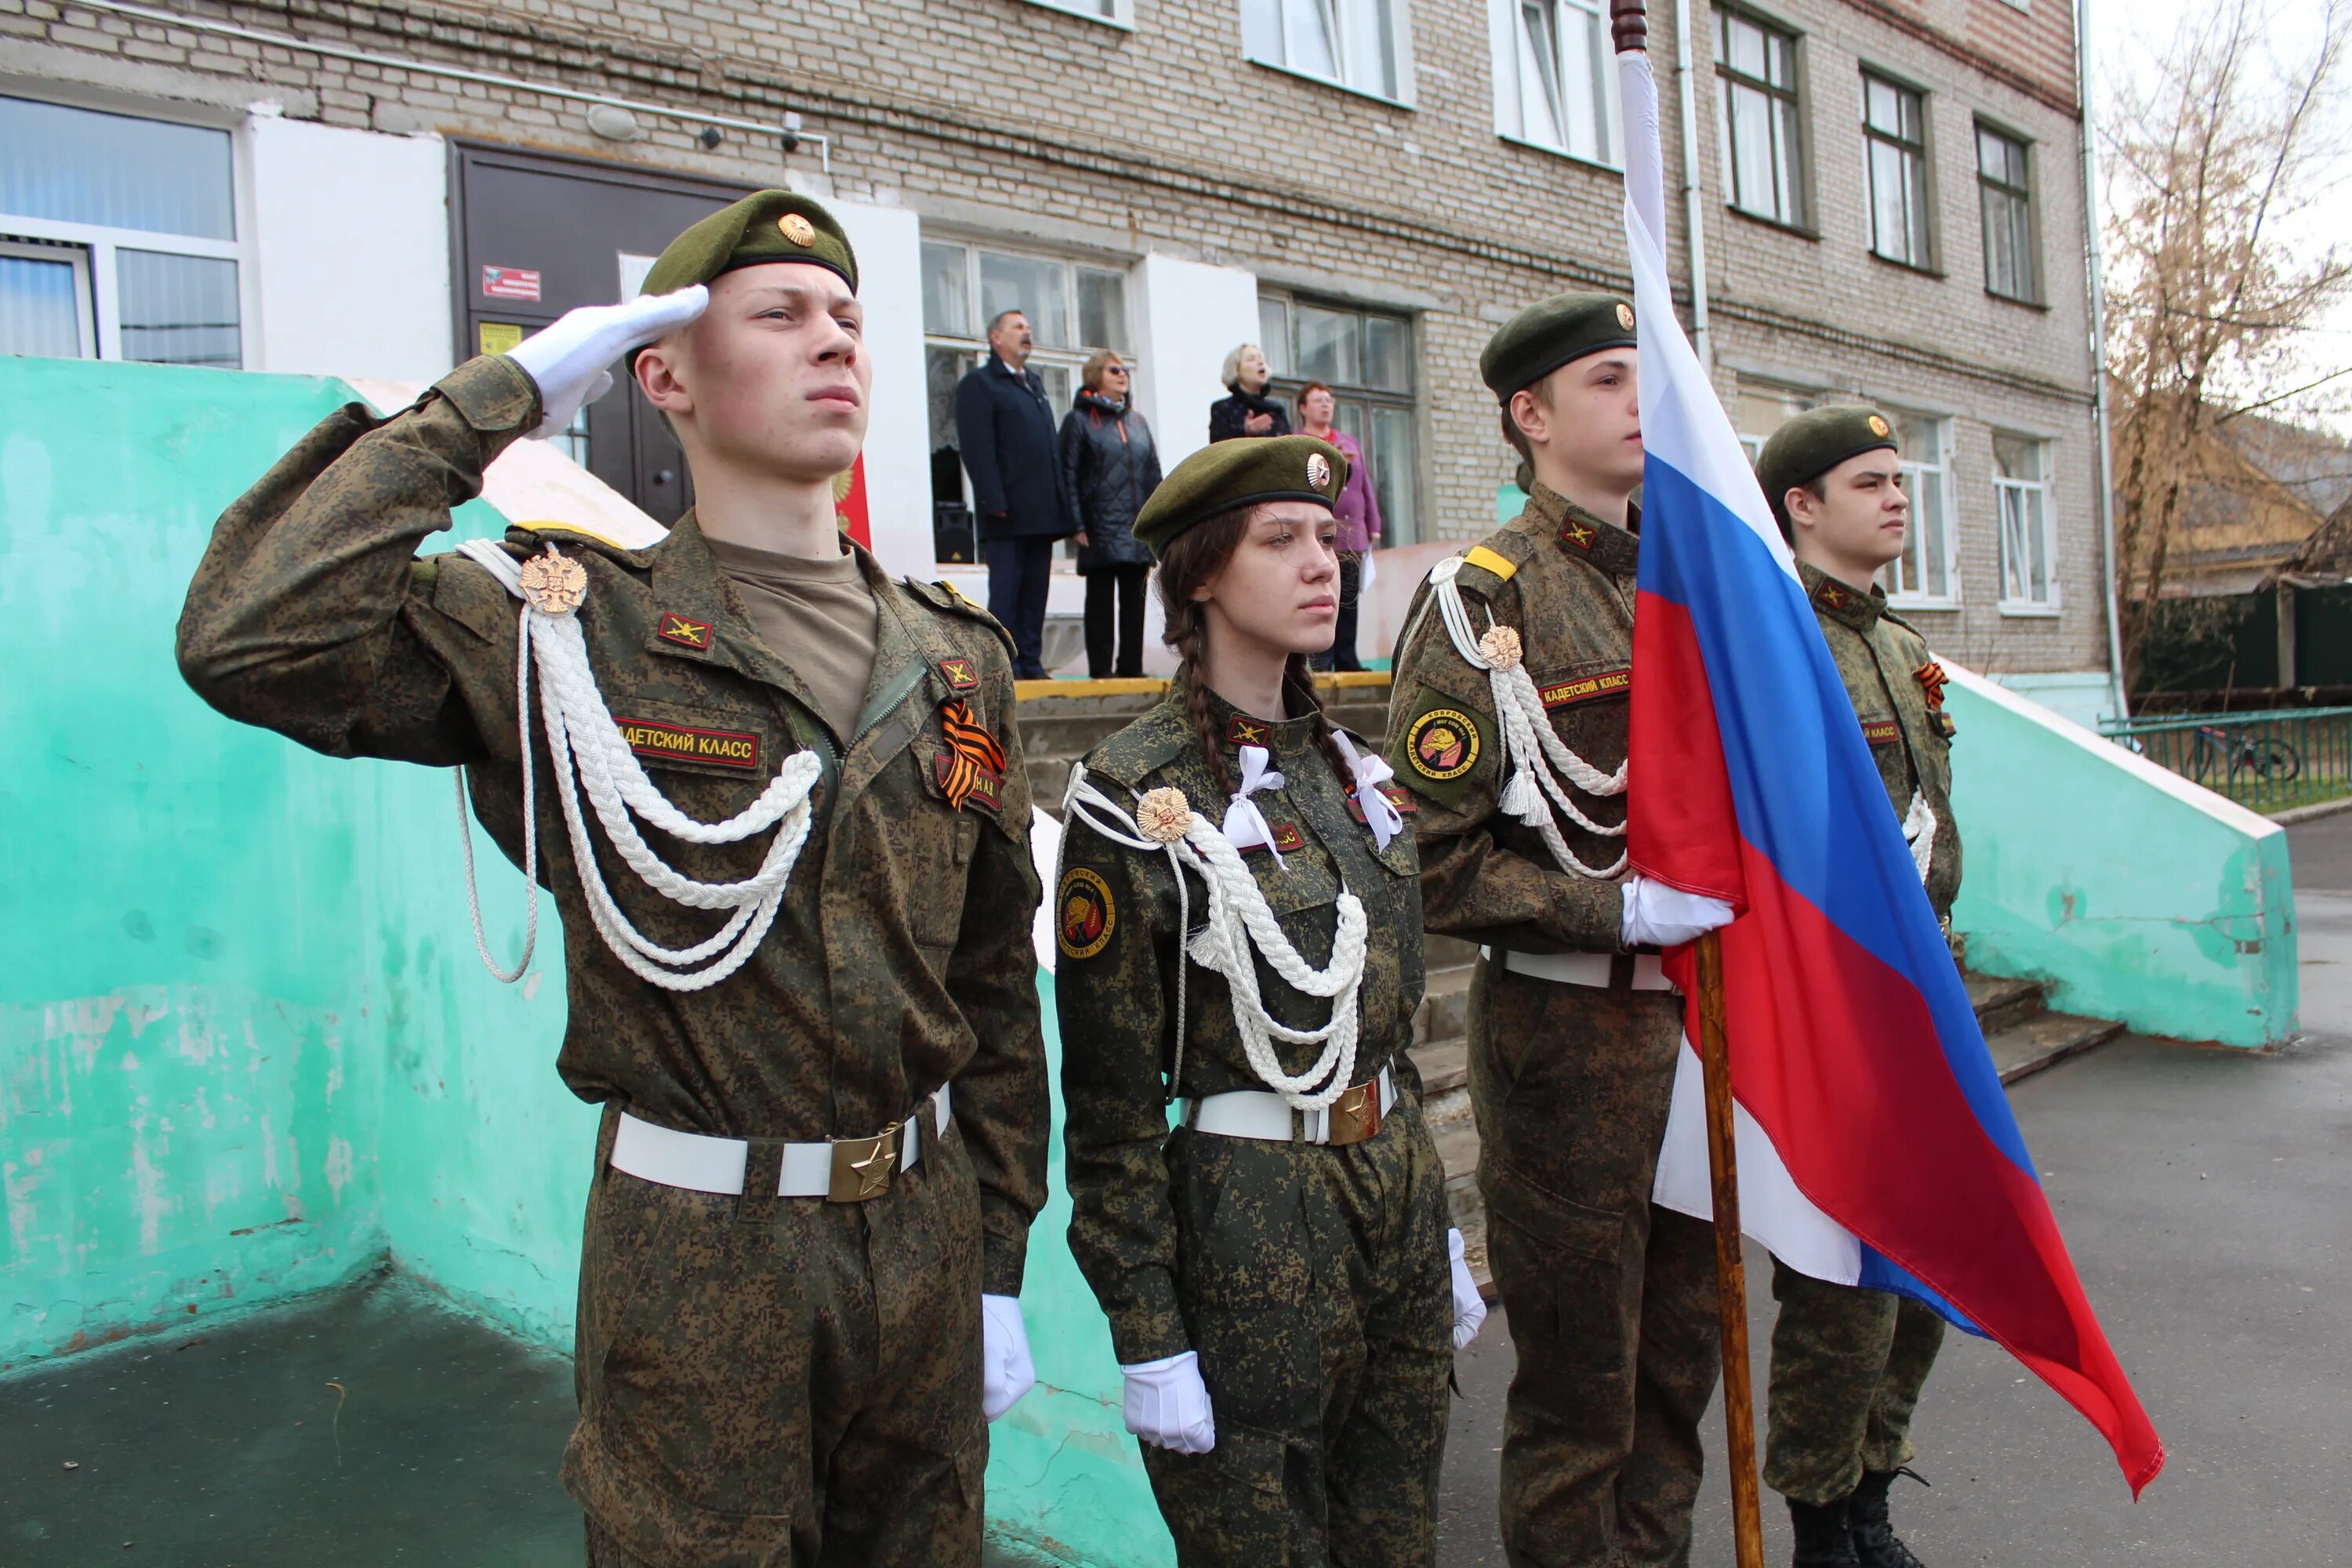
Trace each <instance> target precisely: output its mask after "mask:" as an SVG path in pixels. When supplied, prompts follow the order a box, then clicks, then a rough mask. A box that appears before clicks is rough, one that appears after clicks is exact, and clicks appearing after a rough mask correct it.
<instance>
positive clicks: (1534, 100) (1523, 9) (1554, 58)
mask: <svg viewBox="0 0 2352 1568" xmlns="http://www.w3.org/2000/svg"><path fill="white" fill-rule="evenodd" d="M1553 21H1554V16H1553V13H1552V5H1551V0H1523V3H1522V4H1521V5H1520V6H1519V134H1520V135H1522V136H1525V137H1526V138H1527V139H1528V141H1530V142H1542V143H1543V144H1544V145H1545V146H1547V147H1565V146H1567V145H1568V130H1567V120H1566V116H1565V114H1564V113H1563V111H1562V110H1561V107H1560V101H1559V42H1558V40H1557V39H1556V38H1554V37H1553V36H1552V24H1553Z"/></svg>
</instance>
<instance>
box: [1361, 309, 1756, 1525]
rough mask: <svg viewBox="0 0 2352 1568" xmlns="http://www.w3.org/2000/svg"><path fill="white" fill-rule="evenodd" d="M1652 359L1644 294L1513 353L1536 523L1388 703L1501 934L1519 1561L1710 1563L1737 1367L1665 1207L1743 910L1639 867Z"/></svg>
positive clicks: (1437, 917) (1428, 590)
mask: <svg viewBox="0 0 2352 1568" xmlns="http://www.w3.org/2000/svg"><path fill="white" fill-rule="evenodd" d="M1637 369H1638V366H1637V363H1636V355H1635V351H1634V335H1633V307H1632V306H1630V305H1628V304H1626V303H1625V302H1624V301H1623V300H1617V299H1613V298H1612V297H1610V296H1609V295H1605V294H1561V295H1557V296H1554V297H1553V298H1551V299H1549V300H1543V301H1542V302H1540V303H1538V304H1536V305H1533V306H1530V307H1529V308H1528V309H1527V310H1523V311H1521V312H1520V313H1519V315H1518V316H1517V317H1516V318H1514V319H1513V320H1512V321H1510V322H1509V323H1508V324H1507V325H1506V326H1505V327H1504V328H1503V329H1502V330H1501V331H1498V332H1496V334H1495V337H1494V340H1493V341H1492V342H1489V343H1488V344H1487V345H1486V353H1485V354H1484V355H1483V356H1482V357H1481V358H1480V361H1479V371H1480V374H1482V375H1483V376H1484V377H1485V378H1486V384H1487V385H1488V386H1489V387H1491V388H1492V389H1493V390H1494V392H1495V395H1496V397H1497V398H1499V399H1500V400H1501V402H1502V405H1503V407H1502V421H1503V434H1504V437H1505V438H1506V439H1507V440H1508V441H1509V442H1510V443H1511V445H1512V446H1513V447H1517V450H1518V452H1519V454H1520V456H1521V457H1522V458H1525V459H1526V462H1527V468H1530V469H1532V486H1531V489H1530V491H1529V494H1528V508H1527V510H1525V511H1524V512H1522V513H1521V514H1520V515H1519V516H1518V517H1517V519H1516V520H1514V521H1511V522H1509V523H1507V524H1506V525H1505V526H1504V527H1502V528H1501V529H1499V530H1497V531H1495V532H1494V533H1491V534H1489V535H1488V536H1487V537H1486V539H1485V541H1483V542H1480V543H1478V544H1476V545H1474V546H1472V547H1471V548H1470V549H1469V550H1468V551H1466V552H1464V553H1463V554H1460V555H1456V556H1451V557H1449V558H1447V559H1446V560H1444V561H1441V562H1439V563H1437V565H1436V566H1435V567H1434V568H1433V569H1432V571H1431V573H1430V578H1429V582H1428V584H1425V585H1424V586H1423V589H1422V591H1421V594H1420V596H1419V597H1418V598H1417V599H1416V601H1415V603H1414V605H1413V608H1412V611H1411V612H1410V614H1409V616H1408V618H1407V621H1406V625H1405V631H1404V635H1403V637H1402V639H1400V642H1399V645H1398V654H1397V661H1396V681H1395V687H1394V691H1393V695H1392V696H1391V707H1390V710H1389V750H1388V754H1389V758H1390V760H1391V762H1392V763H1394V764H1395V767H1396V771H1397V775H1398V777H1399V778H1400V779H1401V780H1402V782H1404V783H1405V784H1409V785H1411V786H1412V789H1413V791H1414V793H1416V794H1417V795H1420V796H1422V797H1423V801H1424V802H1425V805H1424V806H1423V810H1422V812H1421V814H1420V817H1419V821H1418V823H1417V825H1416V829H1415V831H1416V834H1417V836H1418V837H1419V838H1420V841H1421V858H1422V882H1421V885H1422V900H1423V908H1424V910H1425V912H1426V915H1427V919H1428V922H1429V929H1430V930H1432V931H1444V932H1448V933H1450V934H1453V935H1455V936H1462V937H1467V938H1470V939H1471V940H1473V941H1476V942H1483V943H1485V944H1486V947H1485V948H1484V950H1483V952H1482V953H1481V956H1480V959H1479V963H1478V966H1477V969H1476V971H1475V973H1474V975H1473V977H1472V981H1471V989H1470V1018H1469V1032H1470V1094H1471V1103H1472V1107H1473V1109H1474V1110H1475V1112H1476V1114H1477V1118H1478V1135H1479V1140H1480V1152H1479V1161H1478V1184H1479V1188H1480V1191H1481V1192H1482V1193H1483V1194H1485V1197H1486V1212H1487V1215H1488V1216H1489V1220H1490V1223H1489V1225H1488V1226H1487V1232H1486V1236H1487V1249H1488V1257H1489V1258H1491V1260H1492V1262H1493V1265H1494V1270H1495V1284H1496V1288H1497V1289H1499V1291H1500V1292H1501V1295H1502V1300H1503V1303H1504V1306H1505V1309H1506V1310H1507V1311H1508V1313H1509V1315H1510V1320H1511V1337H1512V1342H1513V1343H1514V1345H1515V1346H1516V1347H1517V1352H1518V1369H1517V1374H1516V1375H1515V1376H1514V1377H1513V1378H1512V1380H1511V1388H1510V1393H1509V1395H1508V1402H1507V1409H1506V1413H1505V1417H1504V1426H1503V1461H1502V1500H1501V1508H1502V1531H1503V1546H1504V1551H1505V1553H1506V1555H1507V1559H1508V1561H1509V1562H1510V1563H1512V1564H1514V1568H1533V1565H1537V1564H1542V1565H1545V1568H1559V1565H1568V1564H1573V1565H1576V1568H1620V1565H1621V1564H1646V1563H1685V1562H1687V1561H1688V1560H1689V1554H1690V1534H1691V1507H1692V1503H1693V1502H1694V1500H1696V1497H1697V1493H1698V1483H1699V1466H1700V1449H1699V1434H1698V1422H1699V1417H1700V1416H1701V1415H1703V1414H1704V1413H1705V1412H1706V1404H1707V1399H1708V1396H1709V1394H1711V1393H1712V1391H1713V1390H1714V1387H1715V1380H1716V1377H1717V1373H1718V1371H1719V1366H1718V1363H1717V1327H1716V1323H1717V1319H1716V1300H1715V1250H1714V1241H1713V1238H1712V1237H1711V1236H1710V1234H1709V1231H1708V1228H1707V1226H1706V1225H1704V1224H1702V1223H1701V1222H1699V1221H1697V1220H1694V1219H1689V1218H1686V1217H1685V1216H1684V1215H1678V1214H1673V1213H1670V1212H1668V1211H1666V1210H1664V1209H1661V1208H1657V1207H1655V1206H1654V1205H1652V1203H1651V1202H1650V1191H1651V1186H1652V1184H1653V1182H1654V1179H1655V1176H1656V1172H1657V1163H1658V1149H1659V1145H1660V1143H1661V1142H1662V1141H1663V1139H1664V1135H1665V1128H1666V1110H1667V1107H1668V1104H1669V1102H1670V1100H1671V1097H1672V1094H1673V1089H1674V1078H1675V1057H1676V1052H1677V1050H1678V1049H1679V1047H1680V1041H1681V1037H1682V1004H1681V1002H1680V1001H1679V1000H1678V999H1677V998H1676V997H1675V995H1674V994H1673V992H1672V990H1671V989H1670V988H1669V986H1668V984H1667V982H1666V980H1665V978H1664V975H1663V974H1662V973H1660V972H1659V961H1658V958H1657V952H1658V949H1659V947H1661V946H1664V945H1668V944H1671V943H1674V942H1685V941H1688V940H1690V939H1692V938H1694V937H1696V936H1697V935H1698V934H1699V933H1700V932H1702V931H1707V930H1710V929H1712V928H1713V927H1715V926H1717V925H1719V924H1722V923H1724V922H1726V921H1728V920H1729V919H1730V918H1731V910H1730V909H1729V907H1728V906H1727V905H1725V904H1722V903H1720V902H1718V901H1717V900H1712V899H1700V898H1695V897H1692V896H1691V895H1688V894H1685V893H1679V892H1676V891H1675V890H1674V889H1669V888H1666V887H1664V886H1663V885H1661V884H1658V883H1654V882H1650V881H1647V880H1645V879H1642V878H1639V877H1625V876H1622V872H1623V870H1624V866H1625V854H1624V833H1625V789H1626V784H1627V782H1628V777H1629V774H1628V770H1627V765H1626V764H1627V758H1626V724H1627V715H1628V709H1629V706H1630V705H1629V704H1628V702H1627V701H1626V697H1627V694H1628V693H1629V692H1630V691H1631V690H1632V689H1633V578H1634V567H1635V563H1636V562H1637V560H1638V558H1639V553H1640V541H1639V538H1638V531H1639V528H1640V518H1639V515H1638V514H1637V513H1636V512H1635V510H1633V501H1632V498H1633V491H1634V489H1636V488H1638V487H1639V486H1640V484H1641V482H1642V464H1643V453H1642V425H1641V405H1640V403H1639V401H1638V399H1637V397H1636V395H1635V376H1636V374H1637ZM1523 472H1524V470H1523Z"/></svg>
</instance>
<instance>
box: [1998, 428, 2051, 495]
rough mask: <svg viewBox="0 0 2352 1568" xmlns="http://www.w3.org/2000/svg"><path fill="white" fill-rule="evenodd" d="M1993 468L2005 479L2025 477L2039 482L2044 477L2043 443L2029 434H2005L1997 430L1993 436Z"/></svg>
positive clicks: (2030, 481) (2029, 481)
mask: <svg viewBox="0 0 2352 1568" xmlns="http://www.w3.org/2000/svg"><path fill="white" fill-rule="evenodd" d="M1992 462H1993V469H1994V471H1995V472H1997V473H1998V474H2000V477H2001V478H2002V479H2023V480H2025V481H2027V482H2028V483H2039V482H2040V481H2041V479H2042V443H2041V442H2039V441H2036V440H2034V439H2033V438H2032V437H2027V436H2004V435H2002V434H2001V433H2000V431H1998V430H1996V431H1994V432H1993V436H1992Z"/></svg>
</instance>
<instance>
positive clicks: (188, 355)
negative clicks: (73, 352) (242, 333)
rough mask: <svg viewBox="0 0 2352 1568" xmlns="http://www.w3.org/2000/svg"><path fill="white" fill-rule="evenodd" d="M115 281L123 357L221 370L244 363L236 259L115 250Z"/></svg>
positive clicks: (234, 367) (153, 362)
mask: <svg viewBox="0 0 2352 1568" xmlns="http://www.w3.org/2000/svg"><path fill="white" fill-rule="evenodd" d="M115 282H116V289H117V292H118V294H119V297H120V298H119V301H118V308H119V309H120V310H121V313H122V314H121V322H122V357H123V358H124V359H132V360H144V361H146V362H147V363H151V364H208V365H215V366H218V367H219V368H221V369H223V370H236V369H237V368H239V367H240V366H241V365H243V364H244V363H245V354H244V350H243V348H242V346H241V343H240V340H239V334H238V331H237V310H236V262H234V261H221V260H216V259H215V258H212V257H208V256H164V255H161V254H159V253H157V252H155V251H152V250H124V251H118V252H117V253H116V255H115Z"/></svg>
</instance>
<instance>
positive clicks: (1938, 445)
mask: <svg viewBox="0 0 2352 1568" xmlns="http://www.w3.org/2000/svg"><path fill="white" fill-rule="evenodd" d="M1895 440H1896V442H1897V443H1898V444H1899V445H1900V447H1901V448H1902V449H1901V450H1900V451H1899V452H1898V453H1897V454H1896V456H1898V457H1900V458H1902V459H1903V460H1904V461H1905V462H1906V463H1921V464H1925V465H1927V466H1928V467H1931V468H1932V467H1938V466H1940V465H1941V464H1942V463H1943V461H1944V423H1943V421H1942V420H1940V419H1928V418H1923V417H1921V416H1918V415H1916V414H1903V415H1897V416H1895ZM1914 499H1915V500H1916V497H1915V498H1914Z"/></svg>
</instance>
